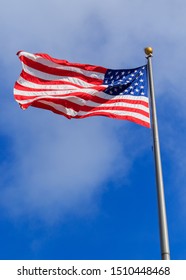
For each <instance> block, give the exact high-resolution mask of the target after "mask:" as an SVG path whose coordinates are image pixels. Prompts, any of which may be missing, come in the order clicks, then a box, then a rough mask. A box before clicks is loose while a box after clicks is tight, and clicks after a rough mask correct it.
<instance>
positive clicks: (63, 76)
mask: <svg viewBox="0 0 186 280" xmlns="http://www.w3.org/2000/svg"><path fill="white" fill-rule="evenodd" d="M18 56H19V59H20V61H21V63H22V72H21V74H20V77H19V78H18V80H17V82H16V83H15V86H14V97H15V100H16V101H17V102H18V103H19V104H20V106H21V108H22V109H27V108H28V107H29V106H33V107H38V108H42V109H47V110H50V111H53V112H54V113H57V114H60V115H63V116H65V117H67V118H69V119H70V118H86V117H90V116H106V117H109V118H116V119H121V120H129V121H132V122H135V123H138V124H140V125H143V126H146V127H150V115H149V100H148V94H147V92H148V90H147V65H143V66H141V67H138V68H135V69H119V70H112V69H107V68H105V67H102V66H94V65H89V64H80V63H71V62H68V61H66V60H60V59H56V58H52V57H51V56H49V55H47V54H43V53H36V54H31V53H28V52H24V51H20V52H18Z"/></svg>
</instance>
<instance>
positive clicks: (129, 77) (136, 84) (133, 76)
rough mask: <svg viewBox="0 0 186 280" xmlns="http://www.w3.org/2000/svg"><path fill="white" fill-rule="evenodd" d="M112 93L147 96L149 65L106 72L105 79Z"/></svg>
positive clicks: (107, 89)
mask: <svg viewBox="0 0 186 280" xmlns="http://www.w3.org/2000/svg"><path fill="white" fill-rule="evenodd" d="M103 84H104V85H107V86H108V88H106V89H105V90H104V92H106V93H107V94H110V95H134V96H147V95H148V94H147V65H144V66H141V67H138V68H135V69H128V70H111V69H108V70H107V72H106V73H105V78H104V81H103Z"/></svg>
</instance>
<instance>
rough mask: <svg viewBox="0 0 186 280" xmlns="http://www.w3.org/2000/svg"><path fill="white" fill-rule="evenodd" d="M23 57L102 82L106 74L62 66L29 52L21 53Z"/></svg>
mask: <svg viewBox="0 0 186 280" xmlns="http://www.w3.org/2000/svg"><path fill="white" fill-rule="evenodd" d="M21 55H23V56H25V57H27V58H29V59H30V60H32V61H34V62H39V63H41V64H43V65H45V66H48V67H52V68H56V69H61V70H67V71H72V72H76V73H80V74H83V75H84V76H87V77H91V78H97V79H101V80H103V79H104V74H103V73H100V72H93V71H88V70H83V69H81V68H79V67H78V66H77V67H76V66H65V65H61V64H58V63H55V62H53V61H50V60H47V59H46V58H43V57H41V56H39V55H34V54H30V53H27V52H20V53H19V56H21ZM59 63H61V62H60V61H59ZM69 63H70V62H69Z"/></svg>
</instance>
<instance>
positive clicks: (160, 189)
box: [145, 47, 170, 260]
mask: <svg viewBox="0 0 186 280" xmlns="http://www.w3.org/2000/svg"><path fill="white" fill-rule="evenodd" d="M145 54H146V58H147V61H148V63H147V66H148V77H149V86H150V101H151V117H152V134H153V147H154V159H155V170H156V184H157V199H158V214H159V230H160V243H161V258H162V260H170V250H169V237H168V227H167V217H166V207H165V197H164V186H163V176H162V166H161V156H160V145H159V134H158V122H157V115H156V102H155V94H154V82H153V74H152V60H151V58H152V56H153V49H152V48H151V47H147V48H145Z"/></svg>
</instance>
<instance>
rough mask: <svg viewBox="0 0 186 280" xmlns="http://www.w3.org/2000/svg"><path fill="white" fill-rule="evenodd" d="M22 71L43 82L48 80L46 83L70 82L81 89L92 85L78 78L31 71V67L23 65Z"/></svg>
mask: <svg viewBox="0 0 186 280" xmlns="http://www.w3.org/2000/svg"><path fill="white" fill-rule="evenodd" d="M23 69H24V71H25V72H26V73H28V74H30V75H32V76H33V77H36V78H40V79H43V80H48V81H55V80H57V81H63V82H70V83H73V84H74V85H75V84H77V85H79V86H81V87H91V86H92V85H93V84H92V83H87V82H85V81H83V80H81V79H78V78H73V77H69V76H56V75H53V74H47V73H45V72H42V71H39V70H36V69H33V68H31V67H28V66H27V65H25V64H23Z"/></svg>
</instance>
